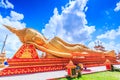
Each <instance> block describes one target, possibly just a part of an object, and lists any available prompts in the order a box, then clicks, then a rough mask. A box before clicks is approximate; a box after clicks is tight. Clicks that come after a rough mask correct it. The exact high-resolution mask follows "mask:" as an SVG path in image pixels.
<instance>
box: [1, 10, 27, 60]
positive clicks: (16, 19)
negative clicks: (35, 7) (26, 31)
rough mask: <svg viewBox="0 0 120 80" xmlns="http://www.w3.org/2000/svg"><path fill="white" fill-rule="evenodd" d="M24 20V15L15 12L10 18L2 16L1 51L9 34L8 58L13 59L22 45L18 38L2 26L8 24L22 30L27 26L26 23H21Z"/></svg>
mask: <svg viewBox="0 0 120 80" xmlns="http://www.w3.org/2000/svg"><path fill="white" fill-rule="evenodd" d="M23 18H24V15H23V14H20V13H17V12H15V11H11V13H10V16H6V17H4V18H3V17H2V15H0V32H1V33H0V49H1V48H2V46H3V41H4V39H5V36H6V35H7V34H8V38H7V41H6V46H5V49H6V53H7V57H10V58H11V57H12V56H13V55H14V54H15V52H16V51H17V50H18V49H19V47H20V46H21V45H22V44H21V42H20V40H19V39H18V37H17V36H16V35H14V34H13V33H11V32H10V31H9V30H7V29H6V28H5V27H3V26H2V24H7V25H10V26H12V27H15V28H17V29H22V28H25V26H26V24H25V23H21V22H20V21H21V20H22V19H23Z"/></svg>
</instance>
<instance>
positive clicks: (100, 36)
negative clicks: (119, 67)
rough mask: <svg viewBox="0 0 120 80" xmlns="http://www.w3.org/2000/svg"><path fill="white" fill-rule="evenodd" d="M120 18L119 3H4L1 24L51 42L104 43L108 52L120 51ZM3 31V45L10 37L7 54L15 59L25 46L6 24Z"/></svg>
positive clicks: (111, 0)
mask: <svg viewBox="0 0 120 80" xmlns="http://www.w3.org/2000/svg"><path fill="white" fill-rule="evenodd" d="M119 18H120V1H119V0H104V1H103V0H29V1H28V0H26V1H25V0H17V1H16V0H0V24H1V23H3V24H8V25H10V26H13V27H16V28H18V29H22V28H25V27H28V28H34V29H36V30H37V31H39V32H40V33H42V34H43V35H44V36H45V37H46V38H48V39H52V38H53V37H54V36H59V37H60V38H62V39H63V40H65V41H67V42H69V43H82V44H85V45H86V46H88V47H90V48H91V49H93V47H94V42H95V41H97V40H100V41H101V42H102V43H103V46H105V48H106V50H115V51H116V52H118V51H120V49H119V47H120V40H119V39H120V21H119ZM0 32H1V34H0V37H1V38H0V46H2V44H3V41H4V38H5V35H6V34H9V35H8V39H7V42H6V52H7V53H8V54H7V56H8V57H11V56H13V54H14V53H15V52H16V51H17V50H18V48H19V47H20V46H21V45H22V43H21V42H20V41H19V39H18V38H17V37H16V36H15V35H13V34H12V33H10V32H9V31H8V30H7V29H5V28H4V27H3V26H2V25H0ZM7 44H9V45H7ZM0 49H1V47H0Z"/></svg>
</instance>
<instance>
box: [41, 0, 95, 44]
mask: <svg viewBox="0 0 120 80" xmlns="http://www.w3.org/2000/svg"><path fill="white" fill-rule="evenodd" d="M86 3H87V0H71V1H70V2H69V3H68V4H66V5H65V7H62V12H61V14H59V13H58V10H57V8H55V9H54V15H53V16H52V17H51V18H50V20H49V23H48V24H46V25H45V29H43V30H42V33H43V34H44V35H45V36H46V37H47V38H49V39H51V38H53V37H54V36H59V37H61V38H62V39H64V40H66V41H69V42H72V43H78V42H84V41H86V40H88V39H90V38H91V34H92V33H93V32H94V31H95V26H87V20H86V15H85V13H84V10H85V6H86Z"/></svg>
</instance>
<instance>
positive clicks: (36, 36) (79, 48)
mask: <svg viewBox="0 0 120 80" xmlns="http://www.w3.org/2000/svg"><path fill="white" fill-rule="evenodd" d="M4 26H5V27H6V28H7V29H8V30H9V31H11V32H12V33H14V34H16V35H17V36H18V38H19V39H20V41H21V42H22V43H28V44H33V45H34V46H35V47H36V49H38V50H40V51H42V52H45V53H46V55H47V57H48V58H50V57H62V58H71V57H72V53H73V52H95V53H99V52H97V51H94V50H91V49H89V48H88V47H86V46H84V45H82V44H70V43H67V42H65V41H63V40H62V39H60V38H59V37H54V38H53V39H51V40H48V39H46V38H45V37H44V36H43V35H42V34H40V33H39V32H37V31H36V30H34V29H30V28H24V29H20V30H18V29H16V28H13V27H11V26H8V25H4Z"/></svg>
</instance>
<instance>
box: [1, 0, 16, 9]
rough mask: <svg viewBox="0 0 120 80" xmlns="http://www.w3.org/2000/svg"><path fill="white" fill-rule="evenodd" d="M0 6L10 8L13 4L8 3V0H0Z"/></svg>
mask: <svg viewBox="0 0 120 80" xmlns="http://www.w3.org/2000/svg"><path fill="white" fill-rule="evenodd" d="M0 7H2V8H6V9H7V8H11V9H13V8H14V5H13V4H12V3H10V2H9V1H8V0H1V1H0Z"/></svg>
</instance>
